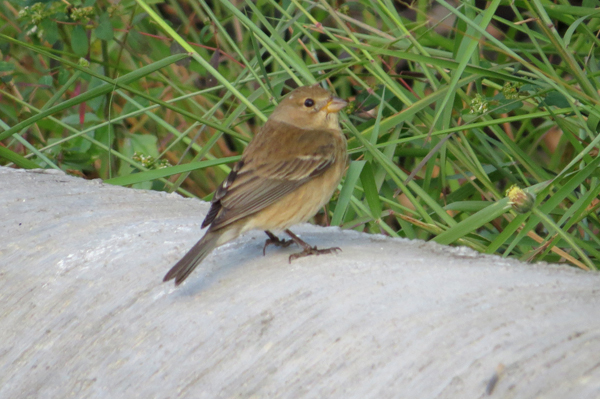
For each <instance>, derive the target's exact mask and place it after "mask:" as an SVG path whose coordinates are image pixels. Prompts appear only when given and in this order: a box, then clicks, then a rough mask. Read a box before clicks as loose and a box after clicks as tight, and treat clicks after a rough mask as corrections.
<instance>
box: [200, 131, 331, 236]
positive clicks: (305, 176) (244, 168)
mask: <svg viewBox="0 0 600 399" xmlns="http://www.w3.org/2000/svg"><path fill="white" fill-rule="evenodd" d="M275 130H278V131H269V123H267V124H266V125H265V126H264V128H263V130H262V131H261V133H260V134H259V135H258V136H257V137H256V138H255V140H253V142H252V144H251V145H250V146H249V147H248V148H247V149H246V152H245V153H244V156H243V158H242V161H240V162H239V167H237V166H238V164H236V165H235V167H234V169H233V170H232V172H231V173H230V175H229V176H228V177H227V179H225V181H224V182H223V183H222V184H221V186H220V187H219V189H218V190H217V192H216V193H215V196H214V198H213V203H212V206H211V209H210V211H209V213H208V215H207V217H206V219H205V221H204V223H203V227H204V226H206V225H208V224H210V225H211V230H216V229H220V228H223V227H225V226H227V225H229V224H231V223H233V222H235V221H237V220H240V219H242V218H244V217H246V216H249V215H252V214H254V213H256V212H259V211H260V210H262V209H264V208H266V207H268V206H269V205H271V204H273V203H275V202H276V201H277V200H278V199H280V198H282V197H283V196H285V195H287V194H289V193H291V192H292V191H294V190H295V189H297V188H298V187H300V186H302V185H303V184H305V183H306V182H307V181H309V180H311V179H312V178H314V177H316V176H319V175H320V174H322V173H324V172H325V171H326V170H327V169H329V168H330V167H331V165H333V164H334V163H335V142H334V140H335V138H334V137H333V135H334V134H339V133H337V132H332V131H328V130H321V131H314V130H311V131H300V132H299V131H297V130H298V128H294V127H292V126H288V127H287V128H286V129H275ZM268 133H271V135H270V137H268V138H269V139H270V140H275V142H281V140H286V145H285V146H282V148H279V149H277V151H275V152H273V153H271V152H270V151H269V150H270V147H269V146H265V145H264V144H265V143H264V140H261V139H264V138H265V137H264V136H265V134H268ZM261 136H262V137H261ZM278 139H279V140H278ZM286 149H287V150H286ZM236 167H237V168H236ZM209 216H210V220H209Z"/></svg>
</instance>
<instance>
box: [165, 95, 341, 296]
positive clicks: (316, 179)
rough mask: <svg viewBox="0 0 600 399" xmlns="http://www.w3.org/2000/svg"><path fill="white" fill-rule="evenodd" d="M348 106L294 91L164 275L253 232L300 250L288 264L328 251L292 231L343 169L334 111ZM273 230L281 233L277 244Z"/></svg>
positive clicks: (179, 274) (184, 270) (176, 273)
mask: <svg viewBox="0 0 600 399" xmlns="http://www.w3.org/2000/svg"><path fill="white" fill-rule="evenodd" d="M346 105H348V103H347V102H346V101H344V100H342V99H341V98H338V97H335V96H333V95H332V94H331V93H330V92H329V91H327V90H325V89H323V88H321V87H319V86H318V85H313V86H304V87H299V88H297V89H295V90H294V91H292V92H291V93H289V94H288V95H287V96H286V97H285V98H284V99H283V100H282V101H281V103H280V104H279V105H278V106H277V107H276V108H275V110H274V111H273V113H272V114H271V116H270V117H269V119H268V120H267V122H266V123H265V125H264V126H263V127H262V129H261V130H260V131H259V133H258V134H257V135H256V136H255V137H254V138H253V139H252V141H251V142H250V144H248V146H247V147H246V149H245V150H244V153H243V154H242V159H241V160H240V161H239V162H237V163H236V164H235V165H234V166H233V169H232V170H231V173H229V176H227V178H226V179H225V181H223V183H221V185H220V186H219V188H218V189H217V191H216V192H215V194H214V197H213V199H212V202H211V207H210V210H209V211H208V214H207V215H206V218H205V219H204V222H203V223H202V228H204V227H206V226H209V227H208V230H207V231H206V234H205V235H204V236H203V237H202V239H200V241H198V242H197V243H196V245H194V246H193V247H192V249H190V250H189V252H188V253H187V254H185V256H184V257H183V258H182V259H181V260H180V261H179V262H177V264H176V265H175V266H173V268H172V269H171V270H169V272H168V273H167V274H166V275H165V278H164V280H163V281H168V280H171V279H175V285H179V284H181V282H182V281H183V280H185V279H186V278H187V276H189V274H190V273H191V272H192V271H193V270H194V269H195V268H196V266H198V264H199V263H200V262H202V260H203V259H204V258H205V257H206V256H207V255H208V254H209V253H210V252H211V251H212V250H213V249H215V248H216V247H218V246H220V245H223V244H225V243H227V242H229V241H231V240H233V239H235V238H236V237H238V236H239V235H240V234H242V233H245V232H246V231H249V230H253V229H260V230H265V233H267V235H268V237H269V238H268V239H267V241H266V242H265V246H264V248H263V254H264V252H265V249H266V247H267V246H268V245H270V244H274V245H278V246H288V245H290V244H291V243H292V242H295V243H297V244H298V245H300V246H301V247H302V248H303V251H302V252H299V253H296V254H293V255H291V256H290V257H289V261H290V262H291V261H292V260H293V259H296V258H299V257H302V256H307V255H319V254H324V253H331V252H335V251H336V250H339V248H327V249H317V247H311V246H310V245H309V244H307V243H305V242H304V241H302V240H301V239H300V238H299V237H297V236H296V235H295V234H294V233H292V232H291V231H290V230H288V229H289V227H291V226H293V225H295V224H297V223H302V222H306V221H307V220H308V219H310V218H311V217H312V216H314V215H315V214H316V213H317V212H318V211H319V209H320V208H322V207H323V206H324V205H325V204H326V203H327V202H328V201H329V199H330V198H331V196H332V195H333V192H334V190H335V189H336V187H337V185H338V184H339V182H340V180H341V178H342V176H343V175H344V172H345V170H346V166H347V162H348V155H347V152H346V138H345V137H344V134H343V133H342V130H341V129H340V124H339V121H338V112H339V111H340V110H341V109H342V108H344V107H345V106H346ZM270 230H275V231H282V230H283V231H285V233H286V234H288V235H289V236H290V237H291V240H280V239H279V238H277V236H275V235H274V234H273V233H271V231H270Z"/></svg>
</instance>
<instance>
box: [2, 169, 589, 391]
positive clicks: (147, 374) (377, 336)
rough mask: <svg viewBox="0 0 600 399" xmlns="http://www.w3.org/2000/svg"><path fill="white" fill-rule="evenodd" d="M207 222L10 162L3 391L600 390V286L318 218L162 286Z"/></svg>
mask: <svg viewBox="0 0 600 399" xmlns="http://www.w3.org/2000/svg"><path fill="white" fill-rule="evenodd" d="M207 209H208V207H207V205H206V204H204V203H202V202H200V201H196V200H188V199H182V198H180V197H179V196H176V195H166V194H163V193H156V192H147V191H138V190H131V189H124V188H119V187H113V186H109V185H104V184H102V183H99V182H95V181H85V180H82V179H77V178H74V177H70V176H66V175H64V174H62V173H57V172H53V171H23V170H13V169H8V168H0V227H1V229H0V303H1V304H2V306H1V307H0V325H1V328H0V397H2V398H26V397H39V398H83V397H86V398H180V397H189V398H217V397H226V398H228V397H242V398H411V399H412V398H484V397H488V396H491V397H498V398H519V399H521V398H561V399H562V398H578V399H584V398H598V397H600V356H599V354H600V296H599V294H600V275H598V274H594V273H585V272H580V271H578V270H575V269H572V268H569V267H565V266H557V265H547V264H544V265H528V264H523V263H519V262H517V261H512V260H506V259H501V258H499V257H494V256H484V255H480V254H477V253H475V252H473V251H471V250H469V249H465V248H451V247H445V246H440V245H437V244H433V243H425V242H422V241H409V240H401V239H390V238H386V237H383V236H370V235H366V234H359V233H356V232H353V231H341V230H339V229H337V228H319V227H314V226H310V225H303V226H299V227H297V228H296V229H294V231H295V232H297V233H299V234H300V235H301V236H302V238H303V239H306V240H307V241H308V242H310V243H314V244H318V245H319V246H339V247H341V248H342V249H343V252H342V253H340V254H338V255H337V256H320V257H313V258H303V259H300V260H297V261H295V262H294V263H292V264H291V265H289V264H288V262H287V257H288V256H289V254H290V253H292V252H294V251H297V248H293V247H290V248H286V249H278V248H269V249H268V251H267V255H266V256H265V257H263V256H262V246H263V243H264V239H265V236H264V234H263V233H261V232H257V233H253V234H249V235H245V236H243V237H241V238H240V239H239V240H237V241H235V242H233V243H230V244H228V245H226V246H224V247H221V248H219V249H217V250H216V251H215V252H214V253H213V254H212V255H210V256H209V257H208V258H207V259H206V260H205V262H204V264H203V266H201V267H200V268H199V270H197V271H196V272H194V274H192V275H191V276H190V278H189V279H188V281H186V283H185V284H184V285H182V286H181V287H180V288H178V289H175V288H174V287H173V285H172V284H162V283H161V280H162V277H163V275H164V274H165V273H166V271H167V270H168V269H169V268H170V267H171V266H172V265H173V264H174V263H175V262H176V261H177V260H178V259H179V257H180V256H182V255H183V254H184V252H185V251H186V250H187V249H188V248H189V247H190V246H191V245H193V243H195V242H196V240H197V239H198V238H199V237H200V236H201V234H202V233H201V231H200V227H199V226H200V224H201V222H202V219H203V216H204V214H205V212H206V211H207ZM491 380H497V382H496V383H495V384H493V383H492V384H490V381H491ZM492 388H493V389H492ZM486 390H487V391H488V392H486ZM490 391H491V392H490Z"/></svg>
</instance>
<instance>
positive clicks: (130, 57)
mask: <svg viewBox="0 0 600 399" xmlns="http://www.w3.org/2000/svg"><path fill="white" fill-rule="evenodd" d="M234 3H235V4H237V6H236V5H234ZM597 3H598V2H597V1H584V2H583V5H582V6H571V5H569V3H568V2H565V1H558V2H556V3H554V2H549V1H541V0H538V1H514V2H513V1H510V2H509V1H498V0H496V1H490V2H486V8H485V9H478V8H476V7H475V2H474V1H463V2H461V3H460V5H459V6H458V7H455V6H453V5H450V4H449V3H447V2H445V1H442V0H440V1H438V2H436V3H435V5H434V7H436V8H437V10H438V11H440V10H441V11H443V13H442V14H444V13H445V14H446V15H447V17H445V18H442V19H441V20H440V21H437V22H428V20H429V16H430V15H432V12H431V7H432V5H430V4H429V2H426V1H416V2H414V3H413V4H412V6H411V7H412V8H411V9H406V7H404V6H402V7H401V6H400V3H399V2H393V1H391V0H377V1H370V0H369V1H367V0H362V1H352V2H346V3H343V2H341V1H324V0H322V1H302V0H284V1H273V0H259V1H251V0H243V1H240V2H237V3H236V2H230V1H225V0H221V1H220V0H215V1H213V2H210V3H209V2H206V1H204V0H196V1H194V0H192V1H175V0H169V1H166V2H158V1H155V0H153V1H150V2H147V1H144V0H127V1H124V2H121V3H120V5H119V6H117V7H110V3H108V2H107V1H100V0H98V1H94V0H86V1H83V2H82V1H74V2H71V4H72V5H73V6H74V8H69V9H68V8H67V6H66V4H65V2H47V3H44V4H41V5H36V6H33V5H32V4H33V3H28V4H29V5H30V8H28V9H26V10H24V9H23V4H24V2H21V1H12V0H11V1H8V2H2V3H0V52H1V55H2V59H1V60H0V79H1V82H0V164H1V165H10V166H14V167H21V168H36V167H42V168H56V169H62V170H66V171H68V172H69V173H73V174H77V175H82V176H85V177H88V178H96V177H100V178H102V179H105V180H106V181H107V182H109V183H112V184H117V185H127V186H134V187H138V188H147V189H155V190H166V191H178V192H180V193H181V194H182V195H186V196H197V197H200V198H204V199H206V198H210V195H211V193H212V191H213V190H214V189H215V188H216V186H217V185H218V184H219V183H220V182H221V180H222V179H223V178H224V177H225V176H226V174H227V173H228V171H229V165H231V163H232V162H233V161H235V160H236V159H238V157H239V155H240V154H241V152H242V151H243V149H244V147H245V146H246V144H247V143H248V141H249V140H250V139H251V137H252V136H253V135H254V134H255V133H256V131H257V129H258V128H259V127H260V125H262V123H264V121H265V120H266V118H267V117H268V115H269V113H270V112H271V111H272V109H273V107H274V106H275V105H276V104H277V102H278V101H279V99H280V98H281V96H282V95H284V94H285V93H286V92H288V91H289V90H290V89H292V88H293V87H295V86H297V85H305V84H312V83H314V82H321V83H322V84H323V85H324V86H325V87H328V88H329V89H330V90H332V91H335V92H336V93H337V94H338V95H339V96H342V97H345V98H348V99H350V100H351V105H350V106H349V107H348V109H347V112H346V113H345V114H343V115H342V124H343V127H344V131H345V133H346V134H347V136H348V139H349V140H348V146H349V151H350V154H351V158H352V161H353V162H352V163H351V165H350V168H349V170H348V172H347V175H346V178H345V180H344V181H343V182H342V184H341V186H340V190H339V193H337V194H336V195H334V198H333V199H332V200H331V202H330V204H329V205H328V206H327V210H326V212H327V215H325V217H323V216H324V215H321V216H319V217H318V218H317V220H319V221H321V223H327V221H330V223H331V224H334V225H340V226H343V227H344V228H349V229H355V230H359V231H366V232H371V233H382V234H386V235H390V236H395V237H407V238H419V239H425V240H434V241H436V242H439V243H443V244H459V245H467V246H469V247H471V248H474V249H476V250H478V251H481V252H484V253H495V254H499V255H502V256H510V257H515V258H518V259H522V260H526V261H540V260H544V261H548V262H566V263H568V264H571V265H573V266H577V267H580V268H583V269H586V270H588V269H589V270H596V269H598V268H599V267H600V238H599V232H600V221H599V218H598V215H599V207H600V201H599V194H600V182H599V179H600V169H599V163H600V161H599V159H600V158H599V157H598V148H599V147H600V135H599V134H598V131H599V128H600V95H599V94H598V86H599V85H600V69H599V58H600V57H599V55H600V52H599V51H598V48H599V44H600V39H598V38H597V37H596V32H597V31H598V29H599V28H600V19H599V18H600V12H598V11H596V9H595V7H597V6H598V4H597ZM86 7H88V8H86ZM19 13H21V17H20V18H19ZM436 15H440V13H439V12H438V13H436ZM596 57H599V58H596ZM407 72H410V73H407ZM513 185H517V186H518V187H521V188H523V189H524V190H525V191H524V194H522V195H521V200H525V201H530V202H531V204H530V206H525V207H524V206H521V207H520V208H519V206H518V204H513V206H511V199H509V198H508V197H507V196H506V194H505V192H506V190H507V189H508V188H509V187H511V186H513ZM513 200H514V198H513ZM518 201H519V199H517V202H518ZM517 208H519V209H517ZM517 210H519V211H520V213H518V212H517Z"/></svg>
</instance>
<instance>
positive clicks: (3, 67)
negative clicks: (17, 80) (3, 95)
mask: <svg viewBox="0 0 600 399" xmlns="http://www.w3.org/2000/svg"><path fill="white" fill-rule="evenodd" d="M14 69H15V66H14V64H13V63H11V62H6V61H0V72H9V71H13V70H14Z"/></svg>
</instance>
